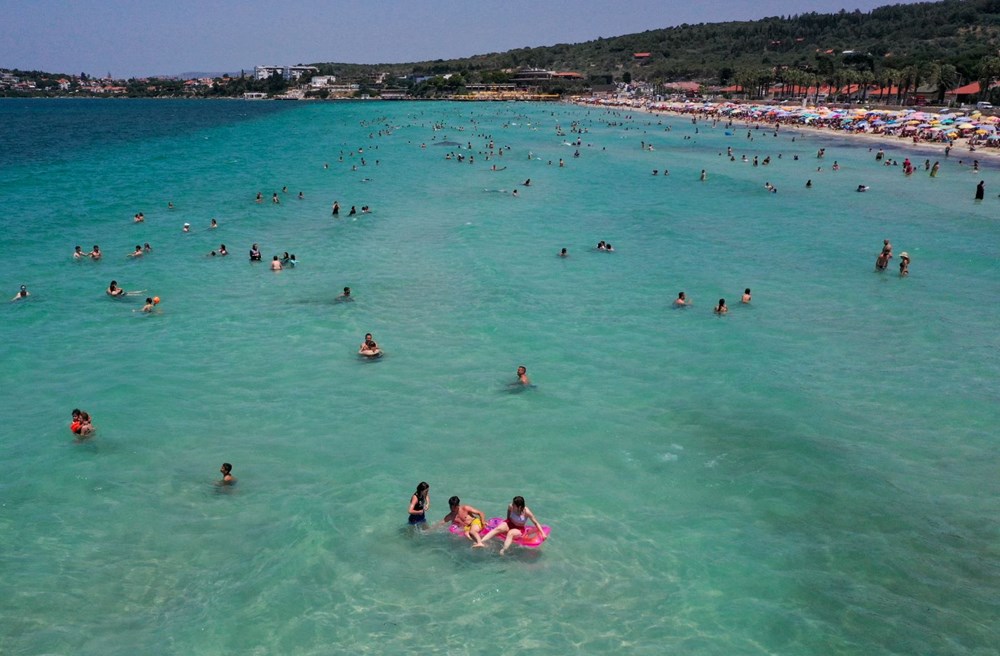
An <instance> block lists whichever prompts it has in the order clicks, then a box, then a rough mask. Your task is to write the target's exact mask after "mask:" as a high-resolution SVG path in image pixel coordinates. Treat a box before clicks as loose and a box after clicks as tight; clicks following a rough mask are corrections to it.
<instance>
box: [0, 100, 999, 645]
mask: <svg viewBox="0 0 1000 656" xmlns="http://www.w3.org/2000/svg"><path fill="white" fill-rule="evenodd" d="M879 146H882V147H883V148H884V149H885V151H886V157H887V160H886V161H885V162H882V161H877V160H876V159H875V150H877V149H878V147H879ZM905 146H906V144H905V142H901V141H889V140H887V141H885V142H884V143H871V142H868V141H860V140H852V139H845V138H841V137H839V136H837V135H832V134H828V133H822V132H815V131H795V130H792V129H789V128H787V127H782V128H781V129H779V130H777V131H775V130H774V129H773V127H770V126H761V127H759V128H757V127H754V126H750V127H747V126H746V125H745V124H742V123H737V124H733V125H731V126H730V125H727V124H725V123H717V124H713V123H711V122H707V121H701V120H699V121H697V122H692V119H691V118H689V117H683V116H667V115H660V116H657V115H650V114H645V113H638V112H632V111H631V110H628V111H621V110H608V109H604V108H599V107H581V106H576V105H571V104H531V103H458V102H453V103H438V102H419V103H416V102H415V103H407V102H382V101H357V102H328V103H302V102H300V103H295V102H252V101H249V102H245V101H235V100H219V101H190V100H187V101H185V100H63V99H49V100H12V99H8V100H0V202H2V211H0V228H2V235H3V236H2V244H3V257H2V258H0V292H2V293H4V294H6V297H5V298H3V299H2V301H0V315H2V316H0V344H2V350H0V353H2V363H3V366H2V367H0V381H2V390H3V391H2V394H0V417H2V422H0V448H2V462H3V476H2V477H0V653H2V654H4V655H7V656H14V655H29V654H30V655H35V654H101V655H102V656H111V655H117V654H121V655H132V654H185V655H191V654H206V655H208V654H259V655H264V654H296V655H298V654H465V653H469V652H471V651H493V652H499V653H527V654H588V655H589V654H595V655H601V654H684V655H690V656H697V655H703V654H704V655H720V656H721V655H742V654H761V655H765V654H768V655H770V654H781V655H785V654H788V655H816V656H821V655H822V656H829V655H848V654H851V655H853V654H858V655H862V654H863V655H873V654H874V655H878V654H898V655H913V654H969V655H976V656H985V655H988V654H998V653H1000V528H998V521H1000V458H998V448H997V424H998V420H1000V403H998V401H1000V303H998V302H997V301H998V299H1000V221H998V217H1000V200H998V196H997V194H998V192H1000V175H998V172H1000V169H998V168H996V166H995V165H994V164H993V163H992V162H988V161H986V158H983V160H982V161H981V162H980V164H979V170H978V171H976V170H974V166H973V162H972V160H973V158H975V157H976V154H975V153H970V152H968V151H962V150H960V149H956V150H954V151H952V152H951V154H950V156H949V157H946V156H945V154H944V152H943V150H942V149H940V148H938V149H936V150H935V151H934V152H930V153H924V152H919V151H907V150H905ZM730 147H731V148H732V149H733V159H732V160H731V159H730V158H729V156H728V155H727V149H728V148H730ZM821 148H824V149H825V154H824V156H823V157H817V154H818V152H819V150H820V149H821ZM744 155H745V156H747V161H743V156H744ZM755 157H756V158H758V165H757V166H754V164H753V159H754V158H755ZM768 157H769V158H770V159H769V160H768V163H767V164H764V163H762V162H763V160H765V159H766V158H768ZM906 157H910V158H911V159H912V160H913V162H914V163H915V164H916V168H917V170H916V172H915V173H914V174H913V175H911V176H906V175H904V173H903V170H902V162H903V160H904V159H905V158H906ZM925 159H926V160H929V161H927V162H926V166H929V165H930V164H932V163H933V162H934V161H940V163H941V170H940V174H939V175H937V177H933V178H932V177H931V176H930V175H929V173H928V170H927V169H926V168H925V161H924V160H925ZM893 161H895V162H896V165H893ZM835 162H836V164H837V166H836V167H835V166H834V163H835ZM886 164H888V165H886ZM835 169H837V170H835ZM654 170H656V171H657V174H656V175H653V171H654ZM702 170H704V171H705V179H704V180H702V179H701V171H702ZM528 180H530V184H528V185H526V184H525V182H526V181H528ZM809 180H811V183H812V184H811V186H810V187H807V186H806V182H807V181H809ZM980 180H984V181H985V188H986V198H985V199H984V200H983V201H979V202H977V201H974V199H973V197H974V192H975V187H976V185H977V183H978V182H979V181H980ZM766 183H770V185H771V186H773V187H775V188H776V189H777V191H776V192H775V193H771V192H769V191H768V189H767V188H766V187H765V184H766ZM859 185H865V186H867V187H868V191H867V192H865V193H858V192H857V188H858V186H859ZM515 191H516V192H517V193H516V194H515V193H514V192H515ZM258 193H259V194H261V198H262V202H256V197H257V194H258ZM300 193H301V196H300ZM273 198H277V199H278V200H279V201H280V202H278V203H275V202H273V200H272V199H273ZM334 202H338V203H339V206H340V208H341V210H340V214H339V215H338V216H333V215H332V205H333V203H334ZM352 206H353V207H355V208H356V209H357V213H356V214H355V215H353V216H351V215H350V214H349V212H350V208H351V207H352ZM363 207H367V208H369V210H368V211H366V212H363V211H362V208H363ZM140 212H141V213H142V214H143V215H144V217H145V220H144V221H143V222H141V223H136V222H135V221H134V216H135V215H136V214H137V213H140ZM212 219H215V220H216V221H217V224H218V227H217V228H214V229H213V228H211V227H210V222H211V220H212ZM185 223H187V224H190V228H189V230H188V231H185V230H184V229H183V226H184V224H185ZM884 239H888V240H890V242H891V244H892V247H893V254H894V257H893V259H892V260H891V262H890V265H889V268H888V270H887V271H883V272H876V271H875V270H874V262H875V258H876V256H877V255H878V253H879V252H880V251H881V249H882V245H883V240H884ZM600 241H604V242H610V243H611V244H612V246H613V249H614V250H613V251H604V250H598V249H597V244H598V243H599V242H600ZM147 243H148V244H149V245H150V247H151V251H150V252H148V253H146V254H145V255H143V256H142V257H138V258H130V257H128V256H129V254H131V253H132V252H133V251H134V249H135V246H136V245H145V244H147ZM254 243H257V244H259V247H260V250H261V251H262V253H263V255H264V261H263V262H250V261H249V259H248V255H247V254H248V251H249V249H250V248H251V246H252V244H254ZM95 244H97V245H99V246H100V249H101V251H102V252H103V254H104V255H103V257H102V258H101V259H100V260H96V261H95V260H92V259H90V258H82V259H74V257H73V252H74V247H75V246H77V245H79V246H81V247H82V250H83V252H85V253H87V252H90V251H91V250H92V248H93V246H94V245H95ZM222 244H225V246H226V248H227V250H228V251H229V253H230V254H229V255H228V256H219V255H218V251H219V249H220V246H221V245H222ZM563 248H565V249H566V250H567V256H566V257H561V256H559V253H560V251H561V249H563ZM213 251H215V252H216V253H217V254H216V255H215V256H213V255H212V254H211V253H212V252H213ZM904 251H905V252H907V253H908V254H909V256H910V259H911V264H910V268H909V275H908V276H907V277H901V276H900V275H899V272H898V268H897V265H898V263H899V261H900V257H899V255H900V253H902V252H904ZM285 252H288V253H289V254H290V255H294V259H295V261H296V262H297V265H296V266H294V267H292V266H286V267H285V268H284V269H283V270H281V271H272V270H271V268H270V265H269V263H270V262H271V261H272V258H273V256H276V255H277V256H282V255H283V254H284V253H285ZM111 280H115V281H117V283H118V285H119V286H120V287H122V288H124V289H126V290H128V291H129V292H132V293H131V294H130V295H129V296H127V297H125V298H111V297H109V296H108V295H106V293H105V290H106V288H107V287H108V285H109V283H110V281H111ZM21 285H25V286H26V289H27V291H29V292H30V296H28V297H27V298H26V299H23V300H17V301H11V302H8V299H10V298H12V297H14V296H15V294H17V292H18V290H19V289H20V286H21ZM344 287H350V288H351V299H352V300H351V301H349V302H345V301H343V300H342V299H338V296H339V295H340V294H341V293H342V290H343V288H344ZM746 288H750V289H751V295H752V301H751V302H750V303H748V304H744V303H742V302H741V297H742V295H743V292H744V289H746ZM682 291H683V292H685V294H686V296H687V298H688V299H689V300H690V305H689V306H687V307H675V306H674V304H673V301H674V299H675V298H677V295H678V293H679V292H682ZM153 296H156V297H158V298H159V299H160V303H159V304H158V305H156V306H155V309H154V311H153V312H148V313H147V312H142V311H141V310H142V308H143V306H144V301H145V299H146V298H147V297H149V298H152V297H153ZM721 298H724V299H725V300H726V303H727V305H728V308H729V311H728V313H726V314H724V315H719V314H716V313H715V312H714V308H715V307H716V306H717V304H718V303H719V299H721ZM368 332H370V333H372V334H373V336H374V339H375V340H376V341H377V342H378V344H379V345H380V347H381V349H382V351H383V357H381V358H379V359H376V360H367V359H365V358H362V357H360V356H359V355H358V347H359V344H360V343H361V342H362V341H363V338H364V335H365V333H368ZM519 365H524V366H525V367H526V368H527V375H528V377H529V378H530V385H527V386H525V385H521V384H517V382H516V381H517V377H516V374H515V370H516V369H517V367H518V366H519ZM74 408H79V409H82V410H84V411H86V412H88V413H89V414H90V415H91V416H92V418H93V424H94V426H95V428H96V431H95V432H94V433H93V434H92V435H91V436H90V437H87V438H83V439H81V438H78V437H77V436H74V435H73V434H72V433H71V432H70V430H69V423H70V420H71V417H70V412H71V410H73V409H74ZM224 462H228V463H231V464H232V466H233V475H234V476H235V477H236V479H237V482H236V484H235V485H230V486H222V485H219V480H220V478H221V474H220V473H219V469H220V466H221V464H222V463H224ZM421 481H426V482H428V483H429V484H430V493H429V498H430V508H429V510H428V513H427V515H428V518H429V520H430V521H429V522H428V525H427V527H426V528H420V527H417V528H414V527H411V526H409V525H408V523H407V516H408V506H409V502H410V498H411V496H412V495H413V493H414V490H415V488H416V486H417V484H418V483H420V482H421ZM515 495H520V496H523V497H524V498H525V500H526V502H527V506H528V508H529V509H530V510H531V511H532V512H533V513H534V515H535V516H536V517H537V519H538V520H539V522H541V523H542V524H544V525H547V526H549V527H551V535H550V537H549V539H548V540H547V541H546V542H545V543H544V544H543V545H542V546H541V547H538V548H525V547H519V546H517V545H514V546H512V547H511V549H510V550H509V551H508V552H507V553H506V554H504V555H501V554H500V547H501V545H502V543H501V541H500V540H499V539H494V540H491V541H489V542H487V546H486V548H484V549H472V548H470V542H468V541H467V540H466V539H465V538H464V537H462V536H458V535H453V534H451V533H450V532H449V531H448V530H447V529H446V528H443V527H441V526H439V525H436V524H437V523H438V522H439V521H440V520H441V519H442V518H443V517H444V515H445V514H446V513H447V512H448V499H449V498H450V497H451V496H458V497H460V499H461V502H462V503H463V504H469V505H472V506H474V507H475V508H478V509H481V510H483V512H484V513H485V514H486V515H487V516H489V517H493V516H501V517H502V516H504V515H505V513H506V509H507V506H508V504H509V503H510V502H511V499H512V498H513V497H514V496H515Z"/></svg>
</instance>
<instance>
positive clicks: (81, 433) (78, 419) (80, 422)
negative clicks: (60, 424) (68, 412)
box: [69, 408, 94, 438]
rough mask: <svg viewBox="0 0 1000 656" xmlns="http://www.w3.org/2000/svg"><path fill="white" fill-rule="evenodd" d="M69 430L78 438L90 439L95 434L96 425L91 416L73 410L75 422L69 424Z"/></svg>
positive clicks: (75, 409) (78, 410)
mask: <svg viewBox="0 0 1000 656" xmlns="http://www.w3.org/2000/svg"><path fill="white" fill-rule="evenodd" d="M69 430H70V432H71V433H73V434H74V435H76V436H77V437H81V438H82V437H90V436H91V435H93V433H94V425H93V424H92V423H91V421H90V414H88V413H86V412H84V411H83V410H80V409H79V408H73V420H72V421H71V422H70V424H69Z"/></svg>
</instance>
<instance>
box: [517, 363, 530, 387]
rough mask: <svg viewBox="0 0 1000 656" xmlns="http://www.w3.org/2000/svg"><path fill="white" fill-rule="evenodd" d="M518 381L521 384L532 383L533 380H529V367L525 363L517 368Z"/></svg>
mask: <svg viewBox="0 0 1000 656" xmlns="http://www.w3.org/2000/svg"><path fill="white" fill-rule="evenodd" d="M517 382H518V383H520V384H521V385H530V384H531V381H530V380H528V369H527V367H525V366H524V365H523V364H522V365H521V366H519V367H518V368H517Z"/></svg>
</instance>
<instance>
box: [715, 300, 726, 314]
mask: <svg viewBox="0 0 1000 656" xmlns="http://www.w3.org/2000/svg"><path fill="white" fill-rule="evenodd" d="M714 312H715V313H716V314H725V313H726V312H729V308H727V307H726V299H724V298H720V299H719V304H718V305H716V306H715V310H714Z"/></svg>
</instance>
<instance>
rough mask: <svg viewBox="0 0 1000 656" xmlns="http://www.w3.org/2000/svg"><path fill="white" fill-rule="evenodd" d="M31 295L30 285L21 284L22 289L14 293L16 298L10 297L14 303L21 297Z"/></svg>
mask: <svg viewBox="0 0 1000 656" xmlns="http://www.w3.org/2000/svg"><path fill="white" fill-rule="evenodd" d="M29 296H31V292H29V291H28V286H27V285H21V289H19V290H18V292H17V293H16V294H14V298H12V299H10V302H11V303H13V302H14V301H20V300H21V299H24V298H28V297H29Z"/></svg>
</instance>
